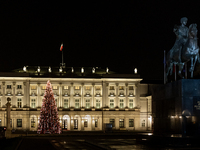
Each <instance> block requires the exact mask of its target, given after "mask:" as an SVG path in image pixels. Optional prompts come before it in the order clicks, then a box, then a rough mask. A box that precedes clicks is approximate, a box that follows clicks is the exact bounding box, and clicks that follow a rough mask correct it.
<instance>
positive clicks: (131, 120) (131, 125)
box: [129, 119, 134, 127]
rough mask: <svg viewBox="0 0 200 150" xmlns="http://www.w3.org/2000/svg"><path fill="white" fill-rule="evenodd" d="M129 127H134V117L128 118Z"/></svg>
mask: <svg viewBox="0 0 200 150" xmlns="http://www.w3.org/2000/svg"><path fill="white" fill-rule="evenodd" d="M129 127H134V119H129Z"/></svg>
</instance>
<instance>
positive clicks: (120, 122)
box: [119, 119, 124, 128]
mask: <svg viewBox="0 0 200 150" xmlns="http://www.w3.org/2000/svg"><path fill="white" fill-rule="evenodd" d="M119 127H120V128H123V127H124V119H119Z"/></svg>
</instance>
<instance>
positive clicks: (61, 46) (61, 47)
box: [60, 43, 63, 51]
mask: <svg viewBox="0 0 200 150" xmlns="http://www.w3.org/2000/svg"><path fill="white" fill-rule="evenodd" d="M62 49H63V43H62V44H61V45H60V51H62Z"/></svg>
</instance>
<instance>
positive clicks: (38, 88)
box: [37, 83, 41, 107]
mask: <svg viewBox="0 0 200 150" xmlns="http://www.w3.org/2000/svg"><path fill="white" fill-rule="evenodd" d="M40 96H41V90H40V83H38V84H37V107H40V106H39V101H40Z"/></svg>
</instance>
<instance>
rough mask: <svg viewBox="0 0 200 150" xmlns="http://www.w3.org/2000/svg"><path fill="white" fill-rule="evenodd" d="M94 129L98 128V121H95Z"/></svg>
mask: <svg viewBox="0 0 200 150" xmlns="http://www.w3.org/2000/svg"><path fill="white" fill-rule="evenodd" d="M95 127H98V120H97V119H95Z"/></svg>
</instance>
